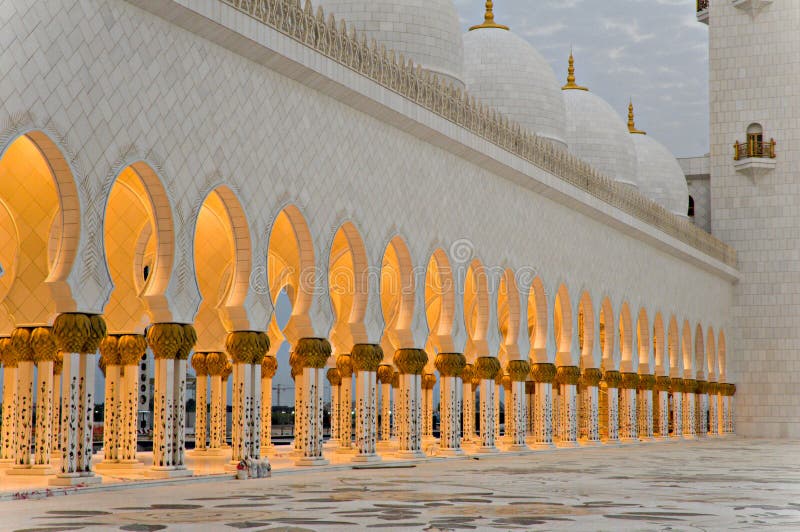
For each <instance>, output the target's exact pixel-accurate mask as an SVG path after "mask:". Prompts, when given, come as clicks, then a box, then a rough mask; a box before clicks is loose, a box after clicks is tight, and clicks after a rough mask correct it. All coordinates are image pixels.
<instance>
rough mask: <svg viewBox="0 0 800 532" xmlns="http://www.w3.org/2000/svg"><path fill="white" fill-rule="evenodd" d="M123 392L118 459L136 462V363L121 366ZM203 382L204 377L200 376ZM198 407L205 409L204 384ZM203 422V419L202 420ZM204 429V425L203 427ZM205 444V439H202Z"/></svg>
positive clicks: (137, 392)
mask: <svg viewBox="0 0 800 532" xmlns="http://www.w3.org/2000/svg"><path fill="white" fill-rule="evenodd" d="M122 371H123V379H122V382H123V393H122V396H121V398H122V419H121V425H122V434H121V436H122V444H121V447H120V454H119V460H120V462H123V463H133V462H136V461H137V460H136V446H137V427H136V424H137V419H136V413H137V406H138V404H139V401H138V397H139V390H138V387H139V367H138V366H137V365H136V364H127V365H125V366H123V370H122ZM202 381H203V384H205V377H203V378H202ZM197 402H198V405H199V406H198V408H200V407H202V408H203V409H205V386H203V402H202V403H200V400H199V399H198V401H197ZM203 423H205V419H204V420H203ZM203 430H205V425H204V429H203ZM203 444H204V446H205V439H204V440H203Z"/></svg>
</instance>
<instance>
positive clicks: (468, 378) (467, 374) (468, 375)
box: [461, 364, 475, 384]
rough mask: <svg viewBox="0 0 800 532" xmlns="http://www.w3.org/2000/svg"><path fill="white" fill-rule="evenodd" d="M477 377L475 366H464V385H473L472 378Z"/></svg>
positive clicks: (462, 373) (462, 377) (462, 374)
mask: <svg viewBox="0 0 800 532" xmlns="http://www.w3.org/2000/svg"><path fill="white" fill-rule="evenodd" d="M474 376H475V366H473V365H472V364H467V365H466V366H464V369H462V370H461V380H462V381H463V382H464V384H467V383H469V384H472V378H473V377H474Z"/></svg>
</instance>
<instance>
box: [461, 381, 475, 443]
mask: <svg viewBox="0 0 800 532" xmlns="http://www.w3.org/2000/svg"><path fill="white" fill-rule="evenodd" d="M462 382H463V384H462V388H463V398H464V401H463V403H464V431H463V432H464V435H463V438H462V443H473V442H474V440H475V390H474V389H473V388H472V377H471V375H470V379H469V381H462Z"/></svg>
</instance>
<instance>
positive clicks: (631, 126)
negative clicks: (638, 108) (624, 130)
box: [628, 100, 647, 135]
mask: <svg viewBox="0 0 800 532" xmlns="http://www.w3.org/2000/svg"><path fill="white" fill-rule="evenodd" d="M628 131H630V132H631V133H632V134H634V135H647V133H645V132H644V131H641V130H639V129H636V123H635V122H634V120H633V100H631V101H630V103H629V104H628Z"/></svg>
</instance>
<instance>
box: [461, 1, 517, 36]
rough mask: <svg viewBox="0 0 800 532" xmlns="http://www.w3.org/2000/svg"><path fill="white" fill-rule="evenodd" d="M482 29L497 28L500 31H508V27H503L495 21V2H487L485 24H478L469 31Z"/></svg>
mask: <svg viewBox="0 0 800 532" xmlns="http://www.w3.org/2000/svg"><path fill="white" fill-rule="evenodd" d="M481 28H495V29H498V30H508V26H503V25H502V24H497V23H496V22H495V21H494V2H492V1H491V0H489V1H488V2H486V14H485V15H484V17H483V24H478V25H476V26H472V27H471V28H470V29H469V31H472V30H478V29H481Z"/></svg>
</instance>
